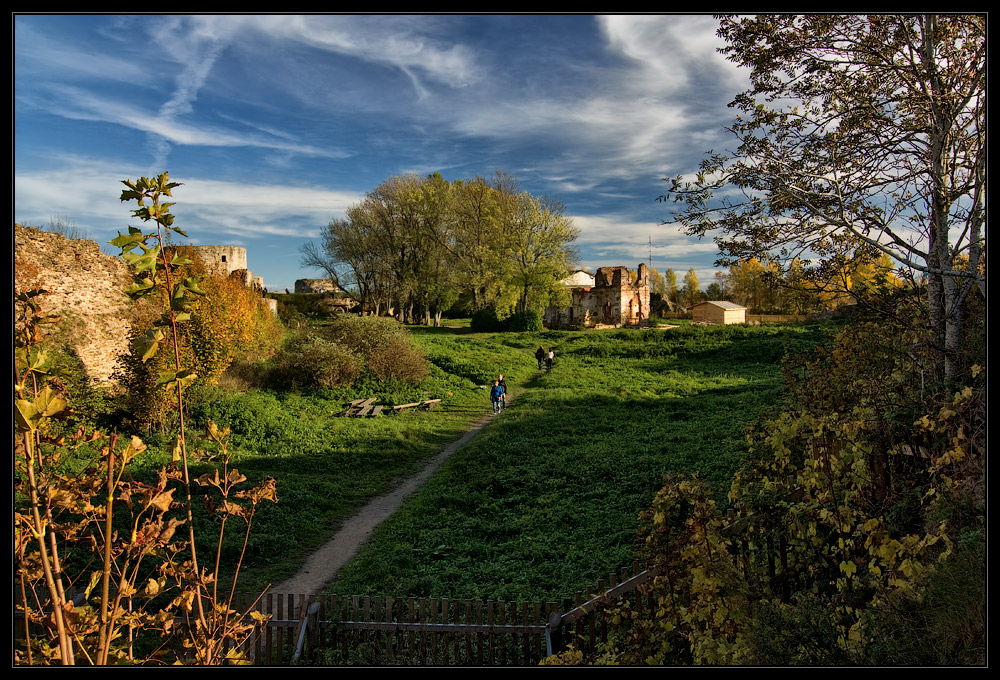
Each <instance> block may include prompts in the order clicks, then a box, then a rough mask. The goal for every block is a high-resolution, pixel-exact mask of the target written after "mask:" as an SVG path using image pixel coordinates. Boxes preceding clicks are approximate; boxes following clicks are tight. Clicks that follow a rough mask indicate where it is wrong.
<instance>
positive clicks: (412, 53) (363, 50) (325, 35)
mask: <svg viewBox="0 0 1000 680" xmlns="http://www.w3.org/2000/svg"><path fill="white" fill-rule="evenodd" d="M426 21H427V19H426V18H422V17H394V16H368V17H366V16H257V17H247V23H248V25H252V26H253V28H254V30H255V31H256V32H257V33H261V34H265V35H267V36H269V37H271V38H275V39H281V40H291V41H294V42H299V43H302V44H306V45H310V46H312V47H315V48H318V49H321V50H325V51H328V52H334V53H337V54H343V55H348V56H352V57H355V58H358V59H362V60H364V61H367V62H370V63H376V64H383V65H386V66H390V67H394V68H398V69H400V70H402V71H403V72H404V73H406V74H407V75H408V76H410V77H411V79H413V81H414V85H415V87H417V88H418V90H420V89H422V85H421V84H420V82H419V77H418V76H417V75H416V74H418V73H419V74H423V75H424V76H426V77H427V78H429V79H431V80H434V81H436V82H438V83H442V84H444V85H448V86H451V87H464V86H466V85H469V84H471V83H474V82H477V81H478V80H479V79H480V78H481V77H482V74H481V73H480V70H479V68H478V67H477V66H476V63H475V54H474V52H473V51H472V50H471V49H469V48H468V47H466V46H464V45H461V44H446V43H442V42H441V41H438V40H436V39H434V38H432V37H430V36H429V35H427V34H423V33H421V27H422V26H423V24H424V23H425V22H426Z"/></svg>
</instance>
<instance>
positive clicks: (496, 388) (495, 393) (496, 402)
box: [490, 380, 503, 413]
mask: <svg viewBox="0 0 1000 680" xmlns="http://www.w3.org/2000/svg"><path fill="white" fill-rule="evenodd" d="M501 398H503V388H502V387H500V381H499V380H494V381H493V389H492V390H490V401H492V402H493V412H494V413H500V399H501Z"/></svg>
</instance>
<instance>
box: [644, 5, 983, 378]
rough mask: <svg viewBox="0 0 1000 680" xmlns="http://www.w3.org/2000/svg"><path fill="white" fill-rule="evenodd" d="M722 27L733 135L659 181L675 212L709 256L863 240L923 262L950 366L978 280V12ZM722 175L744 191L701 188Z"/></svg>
mask: <svg viewBox="0 0 1000 680" xmlns="http://www.w3.org/2000/svg"><path fill="white" fill-rule="evenodd" d="M719 35H720V36H721V37H722V38H723V39H724V40H725V41H726V43H727V46H726V47H725V48H723V49H722V52H723V53H724V54H725V55H726V56H727V57H728V58H729V59H730V60H731V61H733V62H735V63H736V64H739V65H740V66H743V67H746V68H748V69H749V70H750V78H751V87H750V89H749V90H747V91H746V92H743V93H742V94H740V95H739V96H738V97H737V98H736V100H735V101H734V102H733V104H732V105H733V106H734V107H735V108H736V110H737V111H738V112H739V115H738V116H737V119H736V122H735V123H734V124H733V125H732V127H731V128H730V129H731V132H732V133H733V134H734V135H735V136H736V138H737V140H738V142H739V146H738V148H737V150H736V151H735V153H733V154H732V155H721V154H710V155H709V157H707V158H706V159H705V160H704V161H703V163H702V164H701V168H700V170H699V172H698V173H697V174H696V176H695V178H694V179H693V180H690V179H689V180H685V179H684V178H683V177H677V178H674V179H673V180H671V189H670V193H671V194H672V196H673V198H674V199H675V200H678V201H680V202H681V203H682V204H683V206H684V207H683V209H682V210H681V211H680V213H679V214H678V215H677V219H679V220H680V222H681V223H683V224H684V225H685V226H686V227H687V231H688V233H690V234H697V235H706V234H717V236H716V241H717V243H718V244H719V246H720V249H721V251H722V258H721V259H720V264H730V263H732V262H733V261H736V260H740V259H744V258H747V257H752V256H759V257H761V258H764V256H765V255H768V254H770V255H777V256H780V257H783V258H787V259H791V258H793V257H799V256H804V257H805V256H811V255H815V256H818V257H820V258H826V257H832V256H834V255H838V254H843V253H845V252H859V251H864V250H868V251H876V252H880V253H885V254H887V255H889V256H890V257H892V258H893V259H894V260H895V261H896V262H897V263H899V264H901V265H902V266H903V267H906V268H909V269H911V270H914V271H917V272H920V273H922V274H923V276H924V277H925V279H926V282H927V286H926V298H927V304H928V314H929V325H930V331H931V332H930V345H931V347H932V348H933V350H935V352H934V361H935V364H936V366H937V367H938V369H939V373H938V375H939V377H940V378H942V379H945V380H950V379H953V378H955V377H956V376H957V373H958V372H959V370H960V368H961V366H960V360H959V348H960V345H961V342H962V334H963V329H964V328H965V323H966V321H967V320H966V319H965V308H966V305H965V302H966V300H967V298H968V296H969V294H970V293H971V292H972V291H973V290H974V289H975V288H976V287H978V289H979V291H980V292H981V294H982V295H984V296H985V291H986V268H985V249H986V231H985V230H986V225H985V211H986V153H985V152H986V18H985V16H978V15H947V16H933V15H890V16H884V15H871V16H862V15H850V16H839V15H758V16H754V17H738V16H725V17H721V20H720V28H719ZM727 186H735V187H737V188H739V189H741V190H742V193H743V196H742V199H741V200H736V201H734V200H731V199H728V198H723V197H720V199H719V200H714V199H713V193H714V192H716V191H718V190H720V189H722V188H723V187H727ZM663 198H666V197H663ZM963 259H967V261H968V266H965V267H961V266H958V263H959V261H961V260H963Z"/></svg>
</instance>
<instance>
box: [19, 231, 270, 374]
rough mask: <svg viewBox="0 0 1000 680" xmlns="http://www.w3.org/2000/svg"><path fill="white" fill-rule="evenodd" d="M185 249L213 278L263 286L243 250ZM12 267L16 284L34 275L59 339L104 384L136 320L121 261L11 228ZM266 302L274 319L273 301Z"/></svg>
mask: <svg viewBox="0 0 1000 680" xmlns="http://www.w3.org/2000/svg"><path fill="white" fill-rule="evenodd" d="M184 248H190V249H192V250H193V251H194V252H196V253H197V254H198V256H199V259H201V260H202V261H203V262H204V263H205V265H206V266H207V267H208V268H209V269H210V270H211V271H212V272H213V273H214V274H216V275H220V276H232V275H234V274H237V275H239V276H241V278H242V280H243V282H244V284H245V285H248V286H252V285H254V284H255V283H256V284H258V286H259V285H260V283H261V280H260V278H259V277H254V276H253V272H251V271H249V270H248V269H247V249H246V248H243V247H240V246H184ZM14 262H15V268H14V276H15V280H16V281H17V282H18V283H22V282H21V280H20V279H21V277H25V276H26V275H27V273H29V271H30V272H33V273H37V278H38V280H39V282H40V283H41V284H42V285H41V287H42V288H44V289H45V290H46V291H48V292H49V295H47V296H46V297H45V299H44V301H43V302H42V306H43V309H44V310H45V311H46V312H47V313H50V314H58V315H60V316H62V317H63V318H62V320H61V322H60V324H59V330H58V332H57V335H58V336H59V337H60V338H64V339H65V340H66V341H67V343H68V344H69V345H70V346H71V347H72V348H73V350H74V351H75V352H76V354H77V355H78V356H79V357H80V361H81V362H82V363H83V366H84V368H85V370H86V371H87V375H89V376H90V377H91V379H93V380H94V381H95V382H99V383H105V382H108V381H109V380H110V379H111V375H112V372H113V371H114V369H115V367H116V362H117V357H118V355H120V354H123V353H124V352H125V351H127V349H128V347H127V346H128V342H127V339H128V331H129V328H130V325H131V322H132V320H133V319H134V318H135V314H136V311H135V306H134V304H133V303H132V302H131V301H130V300H129V299H128V297H127V296H126V295H125V294H124V293H123V292H122V291H123V290H124V289H125V288H127V287H128V286H129V285H130V284H131V283H132V274H131V272H130V271H129V269H128V266H127V265H126V264H125V261H124V260H123V259H121V258H120V257H114V256H111V255H105V254H104V253H102V252H101V250H100V247H99V246H98V245H97V243H95V242H94V241H88V240H84V239H68V238H66V237H64V236H61V235H59V234H51V233H48V232H44V231H39V230H38V229H32V228H29V227H22V226H21V225H19V224H15V225H14ZM19 269H20V270H21V271H18V270H19ZM265 302H266V304H267V305H268V306H269V307H270V309H271V311H272V313H275V314H277V301H276V300H270V299H268V300H265Z"/></svg>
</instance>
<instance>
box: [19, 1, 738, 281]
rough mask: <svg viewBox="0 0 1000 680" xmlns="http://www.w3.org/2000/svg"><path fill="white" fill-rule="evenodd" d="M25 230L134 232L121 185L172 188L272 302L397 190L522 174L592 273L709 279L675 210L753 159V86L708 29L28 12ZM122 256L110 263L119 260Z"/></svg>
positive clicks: (22, 155)
mask: <svg viewBox="0 0 1000 680" xmlns="http://www.w3.org/2000/svg"><path fill="white" fill-rule="evenodd" d="M13 24H14V102H13V104H14V220H15V221H16V222H19V223H22V224H32V225H36V226H45V225H47V224H48V223H49V222H50V221H52V220H53V219H61V220H62V221H64V222H67V223H69V224H70V225H73V226H76V227H78V228H79V229H81V230H83V231H85V232H86V233H87V234H88V235H89V237H90V238H91V239H94V240H96V241H99V242H101V243H104V242H107V241H108V240H110V239H111V238H113V237H114V236H115V234H116V233H117V231H118V230H122V231H125V227H126V225H128V224H129V223H131V224H133V226H138V223H137V222H136V221H135V220H132V219H130V216H129V206H128V205H127V204H122V203H121V202H120V201H119V195H120V192H121V189H122V185H121V184H120V180H122V179H125V178H135V177H138V176H140V175H147V176H148V175H151V174H158V173H159V172H162V171H164V170H166V171H169V172H170V177H171V179H172V180H174V181H179V182H183V183H184V186H183V187H180V188H179V189H177V190H176V191H175V192H174V198H175V200H176V201H177V205H176V206H175V208H174V213H175V215H176V224H177V225H178V226H180V227H181V228H182V229H184V230H185V231H186V232H187V233H188V235H189V237H190V242H191V243H194V244H204V245H241V246H245V247H246V248H247V259H248V263H249V267H250V268H251V269H252V270H253V271H254V273H255V274H257V275H258V276H262V277H263V278H264V283H265V285H266V286H267V287H268V288H269V289H271V290H282V289H284V288H286V287H287V288H291V287H292V286H293V284H294V282H295V280H296V279H298V278H314V277H318V276H320V275H321V274H320V272H318V271H316V270H309V269H304V268H303V267H302V266H301V264H300V254H299V246H300V245H301V244H302V243H304V242H306V241H310V240H317V239H318V236H319V232H320V229H321V228H322V227H323V226H324V225H326V224H327V223H328V222H329V221H330V220H331V219H334V218H338V217H342V216H343V214H344V211H345V209H346V208H347V207H348V206H350V205H351V204H353V203H356V202H358V201H359V200H361V199H362V198H363V197H364V194H365V192H366V191H368V190H371V189H373V188H374V187H375V186H377V185H378V184H379V183H380V182H381V181H382V180H384V179H385V178H387V177H390V176H392V175H398V174H402V173H415V174H418V175H426V174H429V173H432V172H440V173H441V175H442V176H444V177H445V178H446V179H449V180H455V179H468V178H472V177H475V176H477V175H484V176H490V175H492V174H493V172H494V171H495V170H498V169H499V170H504V171H505V172H507V173H509V174H512V175H514V176H515V177H516V178H517V179H518V180H519V181H520V184H521V186H522V188H523V189H525V190H527V191H530V192H531V193H532V194H535V195H547V196H552V197H554V198H557V199H559V200H560V201H562V202H563V203H564V204H565V205H566V213H567V214H568V215H569V216H571V217H573V219H574V223H575V224H576V226H577V227H579V229H580V232H581V236H580V239H579V240H578V241H577V244H576V245H577V247H578V249H579V251H580V263H581V264H582V265H584V266H587V267H591V268H595V267H599V266H604V265H628V266H630V267H635V266H636V264H638V262H640V261H646V260H647V259H648V257H649V252H650V248H649V240H650V239H652V261H653V266H654V267H656V268H657V269H659V270H660V271H664V270H665V269H667V268H668V267H672V268H673V269H674V270H675V271H676V272H678V278H680V277H681V276H682V275H683V273H684V272H686V271H687V270H688V269H689V268H691V267H694V268H695V270H696V272H697V273H698V276H699V279H700V281H701V283H702V286H703V287H704V286H705V285H707V284H708V283H709V282H710V281H711V277H712V274H713V271H714V268H713V265H712V263H713V261H714V260H715V258H716V248H715V245H714V244H713V243H712V242H711V241H698V240H696V239H692V238H689V237H687V236H685V235H683V234H682V233H681V232H680V230H679V229H678V228H677V227H675V226H673V225H661V224H660V222H661V221H662V220H669V219H670V206H669V205H667V204H660V203H657V202H656V198H657V196H659V195H661V194H662V193H663V192H664V190H665V189H666V184H665V183H664V182H663V181H662V178H663V177H668V176H674V175H677V174H688V173H692V172H694V171H695V170H696V169H697V165H698V162H699V161H700V160H701V159H702V158H703V156H704V154H705V153H706V152H707V151H709V150H715V151H721V150H724V149H729V148H731V147H732V146H733V145H734V142H733V140H732V138H731V137H729V136H728V134H727V133H726V132H725V131H724V129H723V127H724V126H725V125H726V124H728V123H729V122H730V120H731V119H732V116H733V112H732V111H731V110H730V109H728V108H727V106H726V105H727V104H728V103H729V102H730V101H731V100H732V99H733V97H734V96H735V95H736V94H737V93H738V92H739V91H741V90H743V89H745V88H746V87H747V80H746V74H745V73H744V72H741V71H739V70H738V69H736V67H734V66H733V65H732V64H730V63H728V62H726V61H725V59H724V58H723V57H721V56H720V55H719V54H718V53H717V52H716V48H718V47H719V46H720V45H721V43H720V41H719V39H718V38H717V37H716V35H715V30H716V22H715V20H714V19H713V18H712V17H711V16H708V15H657V16H637V15H618V16H606V17H599V16H591V15H558V16H531V15H529V16H523V15H522V16H483V15H470V16H461V15H421V16H400V15H375V16H364V15H358V16H349V15H307V16H276V15H234V16H225V15H211V16H209V15H195V16H180V15H171V16H113V15H83V16H60V15H18V16H15V17H14V22H13ZM107 250H110V247H108V249H107Z"/></svg>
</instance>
